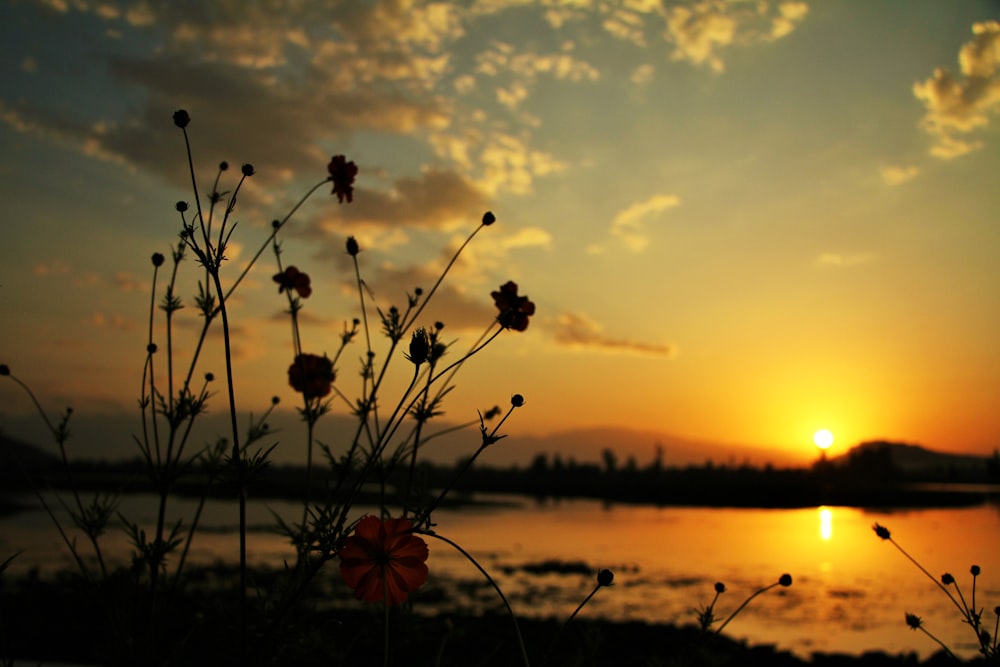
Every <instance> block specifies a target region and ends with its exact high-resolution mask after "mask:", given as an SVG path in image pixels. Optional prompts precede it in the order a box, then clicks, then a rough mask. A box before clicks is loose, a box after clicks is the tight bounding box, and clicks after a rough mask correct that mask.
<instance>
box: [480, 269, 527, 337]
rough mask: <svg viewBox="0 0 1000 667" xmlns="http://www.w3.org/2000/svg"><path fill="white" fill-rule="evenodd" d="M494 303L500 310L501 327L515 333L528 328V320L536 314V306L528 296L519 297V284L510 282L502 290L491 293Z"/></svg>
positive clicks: (498, 317)
mask: <svg viewBox="0 0 1000 667" xmlns="http://www.w3.org/2000/svg"><path fill="white" fill-rule="evenodd" d="M490 296H492V297H493V303H495V304H496V307H497V308H499V309H500V314H499V315H498V316H497V320H498V321H499V322H500V326H502V327H504V328H505V329H513V330H514V331H524V330H525V329H527V328H528V318H529V317H530V316H532V315H534V314H535V304H534V303H532V302H531V301H529V300H528V297H526V296H518V295H517V283H515V282H514V281H513V280H508V281H507V282H506V283H504V284H503V285H501V286H500V290H499V291H496V292H490Z"/></svg>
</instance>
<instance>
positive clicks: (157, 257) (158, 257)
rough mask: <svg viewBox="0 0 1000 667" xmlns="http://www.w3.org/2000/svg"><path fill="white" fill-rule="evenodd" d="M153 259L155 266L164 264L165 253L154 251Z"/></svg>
mask: <svg viewBox="0 0 1000 667" xmlns="http://www.w3.org/2000/svg"><path fill="white" fill-rule="evenodd" d="M152 259H153V266H163V253H159V252H154V253H153V257H152Z"/></svg>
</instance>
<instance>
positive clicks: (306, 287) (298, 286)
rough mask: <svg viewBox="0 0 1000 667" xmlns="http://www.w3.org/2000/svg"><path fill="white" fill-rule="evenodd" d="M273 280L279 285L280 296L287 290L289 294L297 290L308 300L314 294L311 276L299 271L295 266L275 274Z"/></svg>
mask: <svg viewBox="0 0 1000 667" xmlns="http://www.w3.org/2000/svg"><path fill="white" fill-rule="evenodd" d="M272 280H274V282H276V283H278V294H281V293H282V292H284V291H285V290H288V291H289V292H291V291H292V290H295V291H296V292H298V293H299V296H301V297H302V298H303V299H308V298H309V296H310V295H311V294H312V285H311V284H310V280H309V274H308V273H303V272H302V271H299V270H298V269H297V268H295V267H294V266H289V267H288V268H287V269H285V270H284V271H282V272H281V273H277V274H275V275H274V278H272Z"/></svg>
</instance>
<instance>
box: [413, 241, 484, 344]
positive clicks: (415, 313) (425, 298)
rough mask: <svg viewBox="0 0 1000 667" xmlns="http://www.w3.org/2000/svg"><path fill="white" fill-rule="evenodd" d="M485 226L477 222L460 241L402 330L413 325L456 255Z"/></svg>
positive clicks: (442, 280)
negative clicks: (465, 237)
mask: <svg viewBox="0 0 1000 667" xmlns="http://www.w3.org/2000/svg"><path fill="white" fill-rule="evenodd" d="M485 226H486V225H484V224H482V223H479V226H478V227H476V228H475V229H474V230H472V233H471V234H469V237H468V238H467V239H465V242H464V243H462V245H460V246H459V247H458V250H456V251H455V254H454V255H452V256H451V259H450V260H449V261H448V265H447V266H445V267H444V271H442V272H441V275H440V276H438V279H437V282H435V283H434V287H432V288H431V290H430V292H428V293H427V296H425V297H424V300H423V301H422V302H421V304H420V306H419V307H418V308H417V309H416V311H414V312H413V315H412V316H411V317H410V319H409V320H408V321H405V322H404V324H403V330H404V331H405V330H407V329H409V328H410V327H411V326H412V325H413V323H414V322H416V321H417V318H419V317H420V313H422V312H424V308H425V307H426V306H427V304H428V303H430V300H431V297H432V296H434V293H435V292H436V291H437V289H438V287H440V286H441V283H442V282H444V278H445V276H447V275H448V272H449V271H450V270H451V267H452V266H454V264H455V262H456V261H458V256H459V255H461V254H462V251H463V250H465V246H467V245H469V243H471V242H472V239H474V238H475V237H476V234H478V233H479V230H481V229H482V228H483V227H485Z"/></svg>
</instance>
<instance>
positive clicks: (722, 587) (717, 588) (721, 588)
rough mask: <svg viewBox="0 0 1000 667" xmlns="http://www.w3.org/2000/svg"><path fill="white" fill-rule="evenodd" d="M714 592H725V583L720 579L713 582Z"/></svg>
mask: <svg viewBox="0 0 1000 667" xmlns="http://www.w3.org/2000/svg"><path fill="white" fill-rule="evenodd" d="M715 592H716V593H725V592H726V585H725V584H724V583H722V582H721V581H717V582H715Z"/></svg>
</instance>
